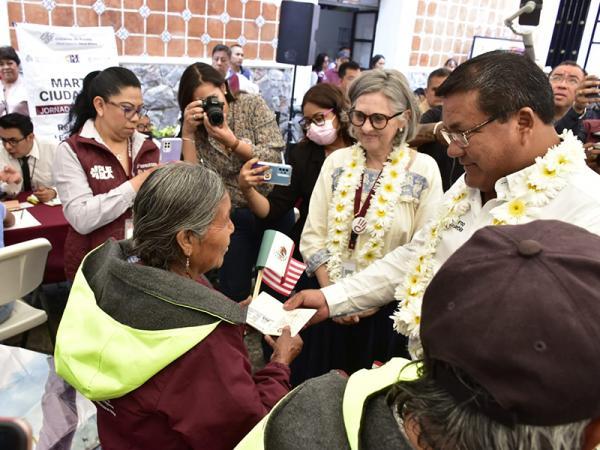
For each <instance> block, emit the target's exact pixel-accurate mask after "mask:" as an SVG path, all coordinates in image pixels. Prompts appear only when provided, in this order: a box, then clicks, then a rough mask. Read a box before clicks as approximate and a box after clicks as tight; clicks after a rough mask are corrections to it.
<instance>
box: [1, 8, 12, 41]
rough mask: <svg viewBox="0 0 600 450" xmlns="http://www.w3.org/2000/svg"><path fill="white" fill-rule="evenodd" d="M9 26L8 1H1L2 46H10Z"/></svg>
mask: <svg viewBox="0 0 600 450" xmlns="http://www.w3.org/2000/svg"><path fill="white" fill-rule="evenodd" d="M9 26H10V23H9V21H8V5H7V3H6V0H0V45H10V31H9V29H8V27H9Z"/></svg>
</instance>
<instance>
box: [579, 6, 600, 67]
mask: <svg viewBox="0 0 600 450" xmlns="http://www.w3.org/2000/svg"><path fill="white" fill-rule="evenodd" d="M599 7H600V0H592V1H591V2H590V10H589V12H588V16H587V19H586V22H585V29H584V31H583V37H582V39H581V46H580V47H579V54H578V55H577V62H578V63H579V64H580V65H581V66H585V69H586V70H587V71H588V72H590V73H592V74H594V75H598V76H600V58H597V57H595V58H593V57H592V55H591V54H590V59H589V61H588V63H587V65H586V64H585V58H586V56H587V52H588V48H589V46H590V42H591V41H592V32H593V31H594V23H595V22H596V14H598V8H599ZM596 34H598V31H596ZM596 40H598V39H596Z"/></svg>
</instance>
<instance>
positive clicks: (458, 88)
mask: <svg viewBox="0 0 600 450" xmlns="http://www.w3.org/2000/svg"><path fill="white" fill-rule="evenodd" d="M437 93H438V95H440V96H442V97H444V104H443V129H442V133H443V135H444V137H445V139H446V140H447V142H448V155H449V156H450V157H456V158H458V160H459V162H460V164H461V165H462V166H463V167H464V169H465V175H464V177H462V178H460V179H459V180H458V181H457V182H456V183H455V184H454V185H453V186H452V188H451V189H450V190H449V191H448V192H446V193H445V195H444V198H443V199H442V202H441V204H440V209H439V213H438V217H437V218H435V219H433V220H432V221H431V222H429V223H428V224H427V225H425V226H424V227H423V228H422V229H421V230H420V231H419V232H418V233H417V234H416V235H415V237H414V238H413V240H412V241H411V242H410V243H408V244H406V245H404V246H402V247H398V248H397V249H395V250H394V251H392V252H390V253H388V254H387V255H386V256H385V257H384V258H382V259H381V260H378V261H376V262H375V263H373V264H372V265H371V266H369V267H368V268H367V269H365V270H363V271H361V272H358V273H356V274H355V275H354V276H352V277H349V278H346V279H344V280H341V281H340V282H338V283H336V284H334V285H331V286H328V287H325V288H323V289H320V290H306V291H302V292H300V293H299V294H297V295H296V296H294V297H292V298H291V299H290V300H288V301H287V302H286V304H285V308H286V309H294V308H298V307H307V308H317V309H318V312H317V314H316V315H315V317H314V318H313V322H318V321H321V320H324V319H325V318H327V317H330V316H340V315H348V314H352V313H356V312H358V311H361V310H365V309H368V308H372V307H375V306H381V305H382V304H384V303H385V302H388V301H389V299H390V298H391V297H392V296H395V298H396V300H397V301H398V310H397V311H396V313H395V314H394V316H393V320H394V328H395V329H396V331H398V332H400V333H403V334H405V335H408V336H409V338H410V340H411V342H412V346H410V345H409V347H411V348H409V350H411V353H412V354H413V355H420V343H419V341H418V337H419V323H420V320H421V301H422V297H423V293H424V291H425V289H426V287H427V286H428V285H429V282H430V280H431V278H432V277H433V275H434V274H435V273H436V272H437V270H438V269H439V267H440V266H441V265H442V264H443V263H444V261H446V260H447V259H448V258H449V257H450V256H451V255H452V253H454V251H456V249H458V248H459V247H460V246H461V245H462V244H463V243H464V242H466V241H467V240H468V239H469V238H470V237H471V235H472V234H473V233H474V232H475V231H476V230H478V229H480V228H482V227H484V226H487V225H499V224H519V223H526V222H530V221H532V220H535V219H557V220H562V221H565V222H569V223H572V224H574V225H578V226H580V227H582V228H585V229H587V230H588V231H591V232H593V233H596V234H600V197H599V196H598V192H600V175H598V174H597V173H595V172H594V171H592V170H591V169H589V168H588V167H587V166H586V164H585V153H584V150H583V146H582V144H581V142H580V141H579V140H577V139H576V138H575V137H574V136H573V135H572V133H571V132H569V131H567V132H565V133H564V134H562V135H561V136H559V135H558V134H557V133H556V131H555V130H554V127H553V124H552V120H553V117H554V102H553V96H552V89H551V87H550V85H549V83H548V79H547V77H546V76H545V75H544V73H543V72H542V70H541V69H540V68H539V67H537V66H536V65H535V63H533V62H532V61H530V60H529V59H527V58H526V57H523V56H520V55H515V54H511V53H506V52H501V51H495V52H490V53H485V54H483V55H480V56H478V57H476V58H473V59H471V60H469V61H467V62H465V63H463V64H461V65H460V66H459V67H458V68H457V69H456V70H455V71H454V72H453V73H452V74H451V75H450V76H449V77H448V79H447V80H446V81H445V82H444V83H443V84H442V85H441V86H440V87H439V88H438V91H437Z"/></svg>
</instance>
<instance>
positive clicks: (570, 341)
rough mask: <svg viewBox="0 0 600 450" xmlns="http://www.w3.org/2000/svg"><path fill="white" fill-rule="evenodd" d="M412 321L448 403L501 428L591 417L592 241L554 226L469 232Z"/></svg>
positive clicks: (594, 389) (594, 402) (598, 406)
mask: <svg viewBox="0 0 600 450" xmlns="http://www.w3.org/2000/svg"><path fill="white" fill-rule="evenodd" d="M421 320H422V321H421V341H422V345H423V349H424V352H425V361H426V362H427V361H429V362H430V363H431V364H432V371H431V372H432V375H433V377H434V379H435V380H436V383H438V384H439V385H440V386H442V387H443V388H445V389H446V390H447V391H448V392H449V393H450V394H451V395H452V396H453V397H454V398H455V399H456V400H457V401H459V402H467V403H469V402H470V404H471V405H472V406H473V407H474V408H478V409H479V410H481V412H482V413H484V414H486V415H487V416H489V417H490V418H492V419H494V420H496V421H499V422H502V423H505V424H508V425H511V424H529V425H538V426H555V425H560V424H566V423H572V422H577V421H580V420H584V419H594V418H598V417H600V237H599V236H597V235H595V234H592V233H590V232H588V231H586V230H584V229H583V228H580V227H577V226H574V225H570V224H567V223H564V222H560V221H555V220H547V221H534V222H531V223H528V224H525V225H510V226H490V227H486V228H483V229H481V230H478V231H477V232H476V233H475V234H474V235H473V236H472V237H471V239H469V241H467V242H466V243H465V244H464V245H463V246H462V247H460V248H459V249H458V250H457V251H456V252H455V253H454V254H453V255H452V256H451V257H450V258H449V259H448V260H447V261H446V262H445V263H444V265H443V266H442V267H441V268H440V270H439V271H438V273H437V274H436V275H435V277H434V278H433V279H432V281H431V283H430V285H429V287H428V288H427V290H426V292H425V295H424V298H423V308H422V318H421ZM453 369H459V370H460V373H463V374H466V375H467V376H468V377H469V378H470V379H471V380H472V381H474V382H475V383H476V384H477V385H478V387H481V388H482V389H483V391H484V392H486V393H487V394H489V398H483V399H481V398H477V396H476V395H475V396H474V395H473V390H472V389H471V388H470V387H469V386H468V383H465V382H464V381H463V380H460V379H457V376H455V373H456V371H455V370H453ZM486 397H487V396H486Z"/></svg>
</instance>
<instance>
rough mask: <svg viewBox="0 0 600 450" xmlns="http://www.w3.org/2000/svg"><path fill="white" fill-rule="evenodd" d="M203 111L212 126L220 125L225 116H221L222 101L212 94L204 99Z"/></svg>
mask: <svg viewBox="0 0 600 450" xmlns="http://www.w3.org/2000/svg"><path fill="white" fill-rule="evenodd" d="M204 113H205V114H206V116H207V117H208V121H209V122H210V124H211V125H213V126H218V125H221V124H222V123H223V121H224V120H225V117H224V116H223V103H222V102H220V101H219V99H218V98H217V97H216V96H214V95H211V96H210V97H207V98H206V100H204Z"/></svg>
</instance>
